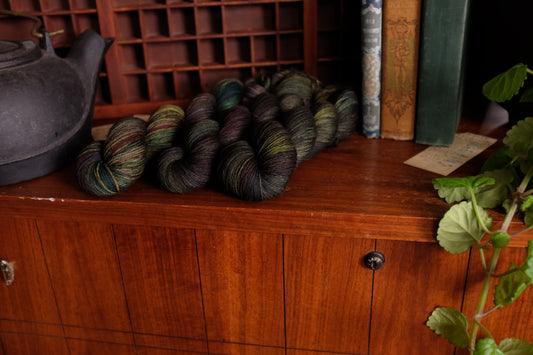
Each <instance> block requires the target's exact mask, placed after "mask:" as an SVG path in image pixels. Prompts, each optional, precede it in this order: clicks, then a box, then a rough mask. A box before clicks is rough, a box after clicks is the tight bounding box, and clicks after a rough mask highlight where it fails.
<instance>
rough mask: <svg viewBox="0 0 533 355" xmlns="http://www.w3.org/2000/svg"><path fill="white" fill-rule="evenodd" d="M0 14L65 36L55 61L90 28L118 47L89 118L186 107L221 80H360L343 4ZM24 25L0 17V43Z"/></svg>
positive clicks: (44, 0)
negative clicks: (33, 19) (293, 72)
mask: <svg viewBox="0 0 533 355" xmlns="http://www.w3.org/2000/svg"><path fill="white" fill-rule="evenodd" d="M0 7H2V8H6V9H10V10H15V11H22V12H26V13H29V14H32V15H36V16H39V17H41V18H42V19H43V23H44V26H45V28H46V29H47V30H48V31H49V32H52V31H56V30H60V29H63V30H64V34H61V35H58V36H55V37H53V44H54V47H55V48H56V49H57V51H58V53H59V54H62V53H67V51H68V49H69V47H70V46H71V44H72V42H73V41H74V39H75V38H76V36H77V35H79V34H80V33H81V32H83V31H84V30H85V29H87V28H91V29H93V30H95V31H97V32H99V33H100V34H101V35H102V36H103V37H113V38H115V42H114V44H113V46H111V48H110V50H109V52H108V54H107V55H106V59H105V65H104V68H103V70H102V74H101V76H100V80H99V88H98V93H97V98H96V107H95V118H114V117H122V116H126V115H131V114H134V113H139V112H151V111H153V110H155V109H156V108H157V107H158V106H160V105H162V104H164V103H175V104H178V105H186V104H187V103H188V101H189V100H190V99H191V98H192V97H193V96H194V95H196V94H198V93H200V92H202V91H210V90H211V89H212V88H213V86H214V84H215V83H216V82H217V81H219V80H221V79H224V78H227V77H236V78H239V79H241V80H243V81H244V80H246V79H248V78H250V77H253V76H255V75H256V74H257V73H258V72H263V73H265V74H271V73H273V72H275V71H278V70H281V69H284V68H295V69H299V70H305V71H306V72H308V73H309V74H311V75H314V76H317V77H318V78H319V79H320V80H322V81H323V82H324V83H327V84H333V83H342V84H347V85H353V86H355V85H354V83H356V82H357V78H358V77H359V75H360V73H359V70H358V68H360V65H359V57H360V56H359V33H360V30H359V28H360V22H359V7H358V4H356V3H354V2H353V1H349V0H333V1H326V0H318V1H308V0H253V1H242V0H220V1H206V0H194V1H193V0H189V1H186V0H113V1H105V0H0ZM24 22H25V20H18V19H12V18H6V17H3V18H0V30H1V31H0V33H2V39H14V40H21V39H27V38H28V36H29V35H28V36H26V37H25V38H21V36H22V35H21V33H22V34H25V33H26V32H24V31H25V27H28V26H27V24H25V23H24ZM23 28H24V31H22V29H23ZM28 28H29V27H28ZM27 33H29V31H28V32H27ZM342 80H344V81H345V82H341V81H342Z"/></svg>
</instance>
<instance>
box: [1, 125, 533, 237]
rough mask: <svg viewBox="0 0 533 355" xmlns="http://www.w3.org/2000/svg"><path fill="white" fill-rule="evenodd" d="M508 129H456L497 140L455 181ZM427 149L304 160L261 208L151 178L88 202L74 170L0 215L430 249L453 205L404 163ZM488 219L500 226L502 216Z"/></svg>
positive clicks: (380, 143)
mask: <svg viewBox="0 0 533 355" xmlns="http://www.w3.org/2000/svg"><path fill="white" fill-rule="evenodd" d="M476 122H477V123H476ZM507 129H508V127H500V128H497V129H493V130H490V127H486V126H483V125H480V124H479V119H474V120H467V119H463V121H462V122H461V125H460V127H459V131H468V132H473V133H482V134H486V135H491V136H494V137H496V138H499V140H498V142H497V143H496V144H495V145H493V146H492V147H491V148H489V149H488V150H487V151H485V152H483V153H482V154H481V155H479V156H477V157H475V158H474V159H472V160H471V161H469V162H468V163H467V164H465V165H464V166H462V167H461V168H459V169H458V170H456V171H455V172H454V173H452V174H451V175H452V176H466V175H475V174H477V173H478V172H479V168H480V166H481V164H482V163H483V161H484V159H486V157H487V156H488V155H489V154H490V152H492V151H493V150H494V149H495V148H496V147H498V146H499V145H501V138H502V137H503V135H504V134H505V131H506V130H507ZM487 133H488V134H487ZM425 148H426V146H423V145H419V144H415V143H412V142H400V141H392V140H381V139H367V138H364V137H361V136H359V135H357V134H356V135H353V136H352V137H350V138H349V139H348V140H346V141H344V142H342V143H341V144H340V145H339V146H337V147H333V148H328V149H326V150H325V151H323V152H321V153H320V154H319V155H318V156H316V157H315V158H313V159H311V160H309V161H306V162H305V163H304V164H302V165H301V166H300V167H298V168H297V169H296V170H295V172H294V174H293V176H292V177H291V179H290V181H289V183H288V186H287V188H286V190H285V191H284V192H283V193H282V194H281V195H280V196H278V197H277V198H275V199H272V200H267V201H262V202H247V201H241V200H238V199H236V198H234V197H232V196H229V195H227V194H224V193H221V192H218V191H217V190H216V189H214V188H210V187H209V188H203V189H200V190H197V191H194V192H191V193H187V194H184V195H178V194H172V193H170V192H166V191H164V190H162V189H161V188H160V187H158V186H157V185H156V184H155V183H154V182H151V181H148V180H147V179H141V180H139V181H137V182H135V183H134V184H133V186H132V187H130V188H129V189H128V190H127V191H124V192H122V193H120V194H118V195H115V196H112V197H105V198H100V197H94V196H91V195H88V194H86V193H84V192H83V191H81V190H80V188H79V187H78V184H77V181H76V177H75V173H74V169H73V166H68V167H66V168H64V169H62V170H61V171H58V172H55V173H52V174H50V175H48V176H44V177H42V178H38V179H35V180H32V181H27V182H23V183H20V184H15V185H10V186H1V187H0V212H1V213H2V215H4V216H17V217H45V218H57V219H61V220H66V221H68V220H69V219H75V220H77V221H83V220H86V221H100V222H109V223H117V222H120V223H128V224H138V225H154V226H179V227H183V228H199V227H201V228H203V229H225V230H234V231H250V230H254V231H257V232H272V233H286V232H288V231H290V232H291V233H301V234H308V235H329V236H331V235H334V236H346V237H362V238H375V239H390V240H405V241H418V242H435V239H434V238H435V237H434V236H435V231H436V228H437V224H438V220H439V219H440V218H441V217H442V215H443V214H444V212H445V211H446V210H447V208H448V207H449V206H448V205H447V204H446V203H445V202H444V201H443V200H441V199H440V198H439V197H438V195H437V193H436V191H435V190H434V189H433V186H432V182H431V179H432V178H434V177H438V175H436V174H434V173H431V172H428V171H425V170H421V169H418V168H414V167H411V166H408V165H405V164H404V163H403V162H404V161H405V160H407V159H408V158H410V157H412V156H413V155H415V154H416V153H418V152H420V151H422V150H423V149H425ZM493 217H494V218H495V220H496V221H501V220H502V219H503V214H499V213H495V214H493ZM520 225H521V223H520V222H519V221H518V220H516V221H515V223H513V226H514V228H516V229H518V228H520ZM513 226H512V228H513ZM530 235H531V233H527V234H523V235H520V236H518V237H516V238H513V240H512V243H513V245H515V246H522V245H526V240H527V239H528V238H530Z"/></svg>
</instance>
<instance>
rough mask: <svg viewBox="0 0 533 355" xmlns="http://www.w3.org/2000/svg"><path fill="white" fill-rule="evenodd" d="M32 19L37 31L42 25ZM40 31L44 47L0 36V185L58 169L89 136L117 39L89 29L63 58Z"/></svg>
mask: <svg viewBox="0 0 533 355" xmlns="http://www.w3.org/2000/svg"><path fill="white" fill-rule="evenodd" d="M0 11H1V12H0V14H8V15H14V14H15V15H20V14H18V13H10V12H9V11H6V10H0ZM33 19H36V21H37V23H36V26H35V27H34V32H35V29H36V28H37V27H41V26H42V24H41V23H40V20H39V19H37V18H33ZM39 31H40V33H41V34H42V35H41V36H40V37H41V40H40V45H36V44H35V43H34V42H33V41H31V40H27V41H23V42H15V41H5V40H0V185H7V184H12V183H16V182H20V181H25V180H29V179H33V178H36V177H39V176H43V175H46V174H48V173H51V172H53V171H56V170H58V169H60V168H62V167H63V166H65V165H66V164H67V163H69V162H70V161H71V160H72V159H73V158H74V157H75V156H76V154H77V153H78V152H79V151H80V150H81V148H82V147H83V146H84V145H86V144H87V143H88V142H89V141H90V140H91V125H92V115H93V108H94V100H95V95H96V88H97V81H98V76H99V73H100V67H101V64H102V61H103V58H104V56H105V53H106V51H107V49H108V48H109V46H110V45H111V44H112V42H113V39H104V38H102V37H101V36H100V35H99V34H97V33H96V32H94V31H92V30H86V31H85V32H83V33H82V34H81V35H80V36H79V37H78V38H77V39H76V40H75V42H74V44H73V46H72V48H71V49H70V51H69V53H68V55H67V56H66V57H65V58H61V57H59V56H57V55H56V54H55V51H54V48H53V46H52V42H51V40H50V34H49V33H48V32H47V31H46V30H42V29H40V30H39Z"/></svg>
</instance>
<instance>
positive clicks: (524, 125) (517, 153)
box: [503, 117, 533, 174]
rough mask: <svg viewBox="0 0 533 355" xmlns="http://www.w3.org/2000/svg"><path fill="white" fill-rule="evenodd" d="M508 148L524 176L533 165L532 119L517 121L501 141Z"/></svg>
mask: <svg viewBox="0 0 533 355" xmlns="http://www.w3.org/2000/svg"><path fill="white" fill-rule="evenodd" d="M503 143H504V144H506V145H507V146H509V154H510V156H511V157H517V158H518V159H519V163H520V170H521V171H522V172H523V173H524V174H526V173H527V171H528V170H529V169H530V167H531V165H532V164H533V117H526V118H524V119H523V120H521V121H518V122H517V123H516V124H515V125H514V126H513V127H512V128H511V129H510V130H509V131H507V135H506V136H505V138H504V139H503Z"/></svg>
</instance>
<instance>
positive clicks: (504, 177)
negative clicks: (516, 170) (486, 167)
mask: <svg viewBox="0 0 533 355" xmlns="http://www.w3.org/2000/svg"><path fill="white" fill-rule="evenodd" d="M479 178H480V179H481V178H485V179H488V178H490V179H492V181H493V183H492V184H490V185H488V184H487V185H482V186H481V187H478V188H476V189H475V190H474V191H475V194H476V200H477V203H478V205H479V206H480V207H484V208H495V207H498V206H501V204H502V203H503V201H505V199H506V198H507V195H508V193H509V190H508V187H507V186H508V185H509V184H510V183H511V182H512V181H513V179H514V175H513V171H512V170H510V169H499V170H493V171H486V172H484V173H483V174H481V175H479ZM489 181H490V180H489Z"/></svg>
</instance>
